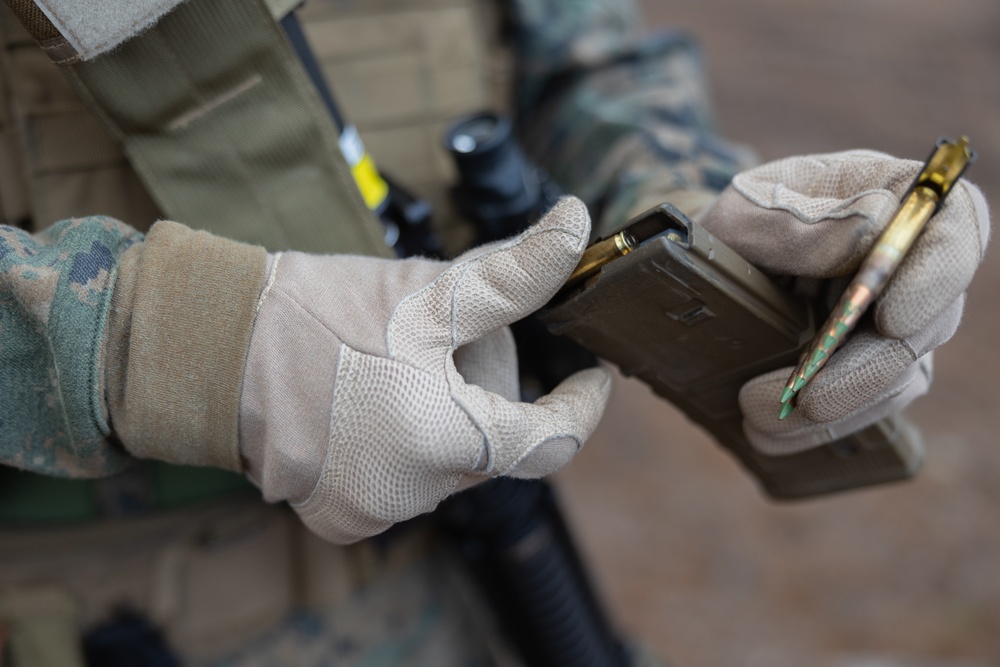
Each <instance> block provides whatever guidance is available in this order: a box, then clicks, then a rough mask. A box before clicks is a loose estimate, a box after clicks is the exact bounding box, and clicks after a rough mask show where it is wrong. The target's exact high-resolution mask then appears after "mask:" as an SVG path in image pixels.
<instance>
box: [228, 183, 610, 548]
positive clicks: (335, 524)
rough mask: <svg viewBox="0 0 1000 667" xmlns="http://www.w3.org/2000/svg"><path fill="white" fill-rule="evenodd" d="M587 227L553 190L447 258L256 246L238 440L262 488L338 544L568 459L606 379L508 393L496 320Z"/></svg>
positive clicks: (521, 312) (575, 248)
mask: <svg viewBox="0 0 1000 667" xmlns="http://www.w3.org/2000/svg"><path fill="white" fill-rule="evenodd" d="M589 232H590V221H589V218H588V215H587V210H586V208H585V207H584V206H583V204H582V203H581V202H580V201H579V200H577V199H572V198H567V199H564V200H562V201H561V202H560V203H559V204H558V205H557V206H556V207H555V208H554V209H553V210H552V211H551V212H550V213H549V214H548V215H547V216H545V218H544V219H543V220H542V221H541V222H539V223H538V224H537V225H535V226H534V227H532V228H530V229H529V230H527V231H526V232H524V233H523V234H521V235H520V236H518V237H515V238H513V239H511V240H508V241H502V242H498V243H494V244H492V245H488V246H483V247H481V248H476V249H474V250H471V251H469V252H468V253H466V254H465V255H462V256H461V257H459V258H458V259H456V260H454V261H451V262H438V261H432V260H426V259H409V260H381V259H374V258H368V257H358V256H348V255H331V256H318V255H305V254H301V253H295V252H289V253H284V254H278V255H271V256H269V258H268V266H269V268H268V277H267V279H266V283H265V285H264V287H263V289H262V292H261V297H260V302H259V305H258V313H257V316H256V321H255V324H254V330H253V335H252V339H251V342H250V351H249V356H248V360H247V364H246V370H245V373H244V380H243V394H242V398H241V402H240V451H241V454H242V456H243V458H244V460H245V462H246V465H247V467H248V470H249V474H250V475H251V477H252V478H254V479H255V481H256V482H257V483H258V484H259V485H260V486H261V488H262V489H263V491H264V495H265V497H266V498H267V499H269V500H279V499H284V500H288V501H290V502H291V504H292V506H293V507H294V508H295V510H296V511H297V512H298V513H299V514H300V515H301V516H302V518H303V520H304V521H305V523H306V524H307V525H308V526H309V527H310V528H311V529H312V530H314V531H315V532H316V533H318V534H319V535H321V536H323V537H324V538H326V539H328V540H331V541H334V542H341V543H343V542H351V541H354V540H358V539H361V538H363V537H367V536H370V535H374V534H376V533H378V532H381V531H383V530H385V529H386V528H388V527H389V526H390V525H392V524H393V523H395V522H397V521H402V520H405V519H408V518H411V517H413V516H416V515H417V514H420V513H423V512H428V511H430V510H432V509H434V507H435V506H436V505H437V504H438V503H439V502H440V501H441V500H443V499H444V498H445V497H447V496H448V495H449V494H450V493H452V492H454V491H455V490H456V489H457V488H459V485H460V484H461V483H463V481H468V480H470V479H476V478H480V477H482V476H495V475H510V476H515V477H540V476H543V475H547V474H549V473H551V472H553V471H555V470H556V469H558V468H560V467H561V466H563V465H565V464H566V463H567V462H569V460H570V459H571V458H572V457H573V455H574V454H575V453H576V452H577V450H579V448H580V447H581V446H582V445H583V443H584V441H585V440H586V439H587V438H588V437H589V435H590V433H591V432H592V431H593V429H594V427H595V426H596V425H597V422H598V420H599V418H600V416H601V413H602V412H603V409H604V406H605V403H606V402H607V398H608V393H609V389H610V378H609V376H608V374H607V373H606V372H605V371H604V370H602V369H599V368H595V369H590V370H586V371H582V372H580V373H577V374H575V375H573V376H571V377H570V378H568V379H566V380H565V381H564V382H563V383H562V384H561V385H559V387H557V388H556V389H555V390H554V391H553V392H552V393H551V394H549V395H547V396H544V397H542V398H541V399H540V400H538V401H537V402H536V403H534V404H527V403H519V402H517V396H518V387H517V360H516V357H515V353H514V352H515V351H514V342H513V338H512V337H511V335H510V332H509V330H508V329H506V327H505V325H507V324H509V323H511V322H513V321H515V320H518V319H521V318H522V317H524V316H526V315H528V314H530V313H531V312H533V311H534V310H536V309H538V308H539V307H541V306H542V305H544V304H545V302H546V301H548V299H550V298H551V297H552V295H553V294H554V293H555V292H556V291H557V290H558V289H559V287H560V286H561V285H562V284H563V282H564V281H565V280H566V278H567V277H568V276H569V274H570V272H571V271H572V269H573V268H574V267H575V266H576V264H577V262H578V261H579V258H580V255H581V254H582V252H583V250H584V248H585V246H586V244H587V240H588V237H589ZM484 387H485V388H484ZM488 389H489V390H488ZM490 390H491V391H490Z"/></svg>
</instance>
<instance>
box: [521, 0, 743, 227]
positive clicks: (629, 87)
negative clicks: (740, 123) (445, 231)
mask: <svg viewBox="0 0 1000 667" xmlns="http://www.w3.org/2000/svg"><path fill="white" fill-rule="evenodd" d="M510 10H511V15H510V17H509V19H510V21H509V22H510V24H511V25H512V28H513V41H514V47H515V48H514V51H515V62H516V74H515V77H514V80H515V90H514V99H515V106H516V109H515V112H516V117H517V121H518V125H519V131H520V134H521V137H522V143H523V144H524V146H526V147H527V148H528V150H529V151H530V152H531V153H532V156H533V157H534V159H535V160H536V161H537V162H538V163H539V164H541V165H542V166H543V167H545V168H546V169H547V170H548V171H549V173H550V174H551V175H552V176H553V177H554V178H555V180H556V181H557V182H558V183H559V184H560V185H561V186H562V187H563V188H564V189H565V190H566V191H568V192H572V193H573V194H575V195H577V196H578V197H580V198H581V199H583V200H584V201H585V202H587V204H588V206H589V208H590V211H591V215H592V217H593V218H594V219H595V231H601V230H602V229H607V228H608V227H609V226H613V225H616V224H618V223H620V222H622V221H624V220H626V219H627V218H628V217H631V216H632V215H635V214H637V213H639V212H641V211H644V210H646V209H648V208H650V207H652V206H654V205H656V204H659V203H662V202H663V201H665V200H667V199H669V200H670V201H672V203H674V204H676V205H677V206H678V207H679V208H680V209H681V210H684V211H685V212H686V213H688V214H689V215H696V214H697V213H698V212H699V211H701V210H703V209H704V208H706V207H707V206H708V205H710V203H711V202H712V201H714V199H715V196H716V195H717V194H718V193H719V192H721V191H722V189H723V188H725V187H726V185H728V184H729V181H730V180H732V177H733V176H735V175H736V173H737V172H739V171H741V170H743V169H746V168H747V167H749V166H752V165H753V162H754V156H753V155H752V153H750V152H749V151H748V150H747V149H745V148H742V147H739V146H735V145H733V144H730V143H727V142H725V141H722V140H721V139H719V138H718V137H717V136H716V135H715V130H714V128H713V125H712V118H711V111H710V103H709V99H708V95H707V86H706V82H705V79H704V73H703V71H702V63H701V59H700V56H699V53H698V48H697V45H696V44H695V42H694V41H693V40H692V39H691V38H689V37H687V36H685V35H683V34H681V33H666V34H661V35H657V36H652V37H645V38H644V37H642V36H641V34H640V32H641V31H640V29H639V15H638V12H637V11H636V8H635V6H634V4H633V3H632V2H628V1H625V0H576V1H573V2H564V1H563V0H514V1H513V2H511V3H510Z"/></svg>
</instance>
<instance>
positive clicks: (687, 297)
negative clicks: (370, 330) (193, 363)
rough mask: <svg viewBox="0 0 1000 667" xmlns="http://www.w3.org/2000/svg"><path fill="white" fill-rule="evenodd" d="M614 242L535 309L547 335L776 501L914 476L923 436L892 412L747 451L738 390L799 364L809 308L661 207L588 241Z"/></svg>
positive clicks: (810, 330) (811, 323)
mask: <svg viewBox="0 0 1000 667" xmlns="http://www.w3.org/2000/svg"><path fill="white" fill-rule="evenodd" d="M623 232H624V235H622V236H619V235H620V234H621V233H623ZM615 238H627V239H628V241H627V242H628V245H629V246H630V247H629V248H627V249H626V251H625V254H622V253H620V252H618V253H614V252H612V253H610V254H608V255H607V257H608V259H606V260H605V261H604V263H603V264H602V265H601V266H599V267H597V266H596V265H595V266H594V267H593V268H592V270H591V271H590V272H588V273H589V274H590V275H588V277H587V278H586V279H585V280H581V281H578V282H577V283H576V284H572V280H571V284H569V285H568V286H567V288H566V289H564V290H563V291H562V292H561V293H560V294H558V295H557V296H556V298H555V299H553V301H552V302H551V303H550V304H549V305H548V306H547V307H546V309H545V310H543V311H542V312H541V313H540V315H541V317H542V319H543V320H544V321H545V322H546V323H547V324H548V327H549V329H550V330H551V331H552V332H553V333H557V334H562V335H564V336H567V337H569V338H571V339H573V340H574V341H576V342H578V343H580V344H581V345H583V346H584V347H586V348H588V349H589V350H591V351H592V352H594V353H595V354H597V355H599V356H600V357H602V358H604V359H606V360H608V361H611V362H613V363H615V364H616V365H617V366H619V367H620V368H621V370H622V372H623V373H625V374H626V375H630V376H635V377H637V378H639V379H640V380H642V381H644V382H645V383H646V384H648V385H649V386H650V387H651V388H652V389H653V390H654V391H655V392H656V393H657V394H659V395H660V396H662V397H664V398H666V399H667V400H669V401H670V402H671V403H673V404H674V405H676V406H677V407H679V408H680V409H681V410H683V411H684V413H685V414H686V415H687V416H688V418H690V419H691V420H693V421H694V422H696V423H697V424H699V425H700V426H701V427H702V428H704V429H705V430H707V431H708V432H709V433H711V434H712V436H713V437H714V438H715V439H716V440H717V441H718V442H719V443H720V444H721V445H722V446H723V447H725V448H726V449H728V450H729V451H730V452H731V453H732V454H733V455H734V456H735V457H736V458H737V460H739V462H740V463H741V464H743V466H744V467H745V468H747V470H749V471H750V472H751V473H752V474H753V475H754V476H755V477H756V478H757V480H758V481H759V482H760V484H761V486H762V487H763V489H764V491H765V492H766V493H767V494H768V495H770V496H771V497H773V498H779V499H793V498H804V497H809V496H815V495H820V494H825V493H832V492H835V491H843V490H846V489H852V488H856V487H861V486H867V485H871V484H878V483H882V482H889V481H893V480H900V479H906V478H909V477H912V476H913V475H914V474H915V473H916V471H917V470H918V469H919V467H920V464H921V461H922V459H923V448H922V445H921V439H920V433H919V431H918V430H917V428H916V427H915V426H913V425H912V424H910V423H909V422H908V421H907V420H906V419H905V418H904V417H902V416H901V415H896V416H892V417H888V418H885V419H882V420H881V421H879V422H876V423H875V424H873V425H871V426H869V427H867V428H866V429H864V430H862V431H860V432H857V433H855V434H853V435H850V436H848V437H845V438H842V439H840V440H837V441H834V442H831V443H828V444H825V445H821V446H818V447H814V448H812V449H808V450H805V451H801V452H798V453H792V454H785V455H768V454H765V453H763V452H761V451H758V450H757V449H755V448H754V447H753V446H752V445H751V443H750V442H749V441H748V439H747V437H746V435H745V434H744V432H743V428H742V415H741V414H740V409H739V405H738V402H737V399H738V395H739V391H740V387H742V386H743V384H744V383H746V382H747V381H748V380H750V379H751V378H753V377H756V376H757V375H760V374H762V373H766V372H768V371H772V370H775V369H778V368H781V367H784V366H791V365H794V364H795V363H796V362H797V361H798V359H799V356H800V354H802V353H803V351H804V350H805V349H806V348H807V347H808V345H809V343H810V341H811V340H812V338H813V336H814V334H815V320H814V318H813V313H812V311H811V308H810V307H809V305H807V304H805V303H802V302H800V301H798V300H795V299H793V298H792V297H791V296H790V295H788V294H787V293H786V292H785V291H783V290H782V289H781V288H780V287H779V286H778V285H776V284H775V282H774V281H773V280H771V279H770V278H768V277H767V276H766V275H764V274H763V273H762V272H760V271H759V270H757V269H756V268H754V267H753V266H751V265H750V264H749V263H748V262H747V261H746V260H744V259H743V258H741V257H740V256H739V255H738V254H736V253H735V252H734V251H733V250H731V249H730V248H728V247H727V246H726V245H725V244H723V243H722V242H721V241H719V240H718V239H716V238H715V237H714V236H712V235H711V234H709V233H708V231H706V230H705V229H703V228H702V227H700V226H698V225H697V224H696V223H694V222H692V221H691V220H689V219H688V218H687V217H685V216H684V214H683V213H681V212H680V211H679V210H678V209H676V208H675V207H673V206H671V205H669V204H663V205H661V206H658V207H656V208H653V209H651V210H649V211H647V212H645V213H643V214H641V215H639V216H637V217H635V218H633V219H632V220H629V221H628V222H626V223H624V224H623V225H621V226H620V227H618V228H617V229H615V230H613V231H612V232H611V233H610V234H608V235H607V236H605V237H603V238H602V239H599V240H598V241H597V242H596V243H595V244H593V245H592V247H595V246H597V245H598V244H600V243H602V242H604V244H605V245H607V244H609V243H612V241H610V240H611V239H615ZM612 250H613V247H612ZM777 407H778V406H777V402H776V403H775V411H776V412H775V415H776V418H777Z"/></svg>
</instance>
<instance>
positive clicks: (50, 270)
mask: <svg viewBox="0 0 1000 667" xmlns="http://www.w3.org/2000/svg"><path fill="white" fill-rule="evenodd" d="M141 239H142V236H141V235H140V234H138V233H137V232H136V231H135V230H133V229H131V228H130V227H127V226H125V225H123V224H121V223H120V222H117V221H116V220H112V219H110V218H102V217H90V218H83V219H79V220H67V221H63V222H60V223H58V224H56V225H54V226H52V227H50V228H49V229H47V230H45V231H44V232H41V233H39V234H35V235H31V234H28V233H27V232H25V231H23V230H20V229H17V228H15V227H7V226H0V386H2V387H3V391H2V392H0V463H2V464H5V465H10V466H14V467H17V468H22V469H25V470H32V471H35V472H40V473H44V474H48V475H54V476H59V477H100V476H103V475H109V474H111V473H113V472H116V471H118V470H120V469H121V468H122V467H123V465H124V464H125V463H126V462H127V460H128V455H127V454H126V453H125V451H124V450H123V449H121V448H120V447H119V446H118V445H116V444H113V443H112V441H111V440H110V439H109V438H108V435H109V428H108V423H107V418H106V415H105V409H104V406H103V404H102V403H103V401H102V397H101V393H100V387H101V382H100V372H101V371H100V369H101V351H102V346H103V334H104V325H105V320H106V319H107V316H108V309H109V307H110V302H111V295H112V292H113V290H114V284H115V275H116V267H117V258H118V256H119V255H120V254H121V253H122V252H124V250H125V249H126V248H128V247H129V246H130V245H132V244H134V243H137V242H139V241H140V240H141Z"/></svg>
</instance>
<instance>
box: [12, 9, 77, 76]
mask: <svg viewBox="0 0 1000 667" xmlns="http://www.w3.org/2000/svg"><path fill="white" fill-rule="evenodd" d="M4 3H5V4H6V5H7V6H8V7H10V10H11V11H12V12H13V13H14V15H15V16H16V17H17V19H18V20H19V21H20V22H21V24H22V25H23V26H24V28H25V30H27V31H28V32H29V33H30V34H31V36H32V37H34V38H35V40H36V41H37V42H38V45H39V46H40V47H42V49H43V50H44V51H45V53H46V54H48V56H49V58H51V59H52V60H53V61H55V62H57V63H59V64H60V65H67V64H69V63H74V62H77V61H79V60H80V56H79V54H77V52H76V49H74V48H73V47H72V46H71V45H70V43H69V42H68V41H66V38H65V37H63V36H62V35H61V34H59V30H57V29H56V27H55V26H54V25H52V21H50V20H49V17H48V16H46V15H45V13H44V12H43V11H42V10H41V9H39V8H38V5H36V4H35V3H34V0H4Z"/></svg>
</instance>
